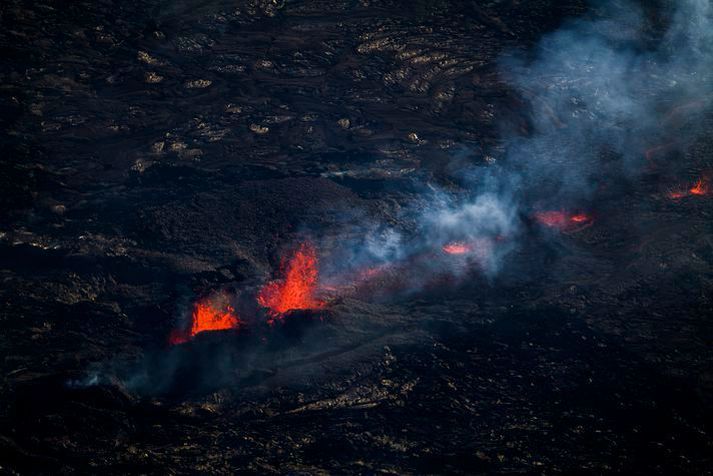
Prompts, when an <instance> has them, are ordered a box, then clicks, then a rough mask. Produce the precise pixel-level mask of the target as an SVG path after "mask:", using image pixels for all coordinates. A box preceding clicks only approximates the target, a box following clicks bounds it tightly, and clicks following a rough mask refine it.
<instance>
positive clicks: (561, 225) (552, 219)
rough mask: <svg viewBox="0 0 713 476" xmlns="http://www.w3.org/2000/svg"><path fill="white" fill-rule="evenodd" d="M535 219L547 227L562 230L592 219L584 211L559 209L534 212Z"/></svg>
mask: <svg viewBox="0 0 713 476" xmlns="http://www.w3.org/2000/svg"><path fill="white" fill-rule="evenodd" d="M534 217H535V220H537V221H538V222H539V223H541V224H542V225H545V226H546V227H549V228H557V229H558V230H564V229H567V228H572V227H575V226H578V225H584V224H587V223H590V222H591V221H592V217H591V215H588V214H586V213H574V214H572V213H568V212H564V211H561V210H549V211H542V212H536V213H535V215H534Z"/></svg>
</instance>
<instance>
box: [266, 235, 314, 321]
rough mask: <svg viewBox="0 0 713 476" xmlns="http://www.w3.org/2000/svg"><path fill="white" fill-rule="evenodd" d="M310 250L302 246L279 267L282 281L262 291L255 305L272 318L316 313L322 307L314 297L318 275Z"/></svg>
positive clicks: (310, 248)
mask: <svg viewBox="0 0 713 476" xmlns="http://www.w3.org/2000/svg"><path fill="white" fill-rule="evenodd" d="M317 265H318V260H317V253H316V251H315V249H314V247H313V246H312V245H311V244H309V243H303V244H302V245H300V246H299V248H298V249H297V251H296V252H295V253H294V254H293V255H292V256H291V257H290V259H289V261H288V262H287V264H286V265H283V269H282V273H283V276H284V277H283V278H282V279H278V280H275V281H271V282H269V283H267V284H266V285H265V286H263V287H262V289H261V290H260V292H259V294H258V296H257V302H258V304H260V305H261V306H263V307H266V308H268V309H269V310H270V312H271V313H272V314H273V315H279V314H283V313H285V312H287V311H292V310H295V309H319V308H321V307H323V306H324V303H323V302H322V301H320V300H318V299H317V298H316V297H315V293H316V291H317V284H318V279H319V272H318V269H317Z"/></svg>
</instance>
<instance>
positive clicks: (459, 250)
mask: <svg viewBox="0 0 713 476" xmlns="http://www.w3.org/2000/svg"><path fill="white" fill-rule="evenodd" d="M442 249H443V252H444V253H447V254H449V255H464V254H468V253H472V252H473V245H471V244H469V243H464V242H462V241H453V242H451V243H446V244H445V245H443V248H442Z"/></svg>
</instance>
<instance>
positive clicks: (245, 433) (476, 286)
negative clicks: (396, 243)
mask: <svg viewBox="0 0 713 476" xmlns="http://www.w3.org/2000/svg"><path fill="white" fill-rule="evenodd" d="M584 11H585V7H584V4H583V2H578V1H570V2H558V1H547V0H537V1H518V0H506V1H493V2H475V1H474V2H448V1H408V2H407V1H403V2H402V1H397V0H393V1H389V0H383V1H371V0H360V1H356V0H354V1H351V0H343V1H339V0H332V1H319V0H313V1H298V0H294V1H266V0H260V1H258V0H251V1H239V2H235V1H222V0H215V1H197V0H196V1H185V0H184V1H176V2H158V1H153V0H146V1H142V2H140V1H113V0H104V1H91V2H83V1H77V2H54V1H48V0H35V1H20V0H6V1H4V2H3V3H2V6H1V7H0V24H1V26H2V28H0V49H1V50H2V51H3V53H2V55H3V60H2V62H1V64H0V108H1V113H0V126H1V129H2V132H1V134H2V135H1V136H0V146H1V147H2V153H1V154H0V167H1V168H0V200H1V201H0V206H1V208H0V210H1V212H2V213H1V214H0V280H1V282H2V287H0V306H1V307H0V328H1V329H2V332H0V373H1V374H2V377H3V378H2V380H1V383H0V470H1V471H7V472H9V473H11V474H12V473H18V474H31V473H46V474H57V473H68V474H69V473H116V474H125V473H144V474H146V473H161V474H165V473H194V472H206V473H225V474H230V473H233V472H236V471H245V472H256V473H261V474H263V473H287V472H291V473H310V474H313V473H368V474H373V473H398V474H402V473H419V474H423V473H502V474H505V473H506V474H512V473H542V474H553V473H561V474H603V473H621V474H647V475H650V474H709V473H710V471H711V457H710V455H711V454H713V438H712V437H711V434H710V432H711V430H712V427H711V423H712V422H711V416H712V415H711V408H712V407H711V405H712V404H713V398H712V393H711V392H713V371H712V370H711V369H712V367H711V364H712V363H713V355H712V352H711V345H712V344H713V342H712V337H713V332H712V331H713V329H712V326H713V323H712V321H711V318H710V316H711V315H713V305H712V303H711V291H713V274H712V272H711V270H712V268H711V264H712V263H713V232H712V230H711V211H712V208H711V203H713V200H711V199H710V198H708V199H701V200H683V201H678V202H671V201H670V200H666V199H665V198H663V197H662V193H661V190H662V184H661V182H660V178H661V177H659V176H658V175H657V174H656V173H651V174H645V175H643V177H642V180H641V181H640V182H638V183H636V184H633V185H632V186H631V188H630V189H628V190H625V191H618V192H616V193H611V194H609V196H608V197H607V198H608V200H602V201H601V203H598V204H597V205H596V207H597V209H596V215H597V220H596V221H595V223H594V224H593V225H592V226H589V227H587V228H585V229H582V230H579V231H577V232H573V233H569V234H564V235H563V236H561V237H558V238H557V239H554V240H552V239H550V237H543V236H539V235H538V233H537V232H533V233H532V236H531V239H530V244H529V245H527V246H525V247H523V248H521V249H519V250H518V251H517V254H516V256H515V257H513V259H512V261H513V262H516V263H519V264H518V265H516V266H511V267H509V268H507V269H506V270H505V271H504V272H503V274H502V275H501V276H499V277H498V278H497V279H496V281H495V282H492V281H489V280H486V279H485V278H482V277H480V276H478V275H477V273H476V274H475V275H474V276H472V278H471V279H468V280H466V282H465V283H460V284H458V285H442V286H436V287H434V288H433V289H427V290H424V291H423V292H420V293H416V294H415V295H414V294H410V295H407V296H397V297H395V298H394V299H392V300H388V299H380V300H379V301H378V302H375V301H373V300H370V299H368V298H365V297H363V296H356V297H351V298H345V299H342V300H338V301H337V302H335V303H333V305H332V306H331V307H330V309H329V310H328V311H326V312H324V313H323V314H322V315H320V316H296V318H295V319H292V320H291V321H290V323H288V324H289V325H286V326H284V327H277V328H274V329H270V330H267V331H266V332H268V336H267V338H260V337H259V336H255V335H244V334H239V335H234V334H231V333H227V334H226V333H218V334H213V335H201V336H200V338H198V339H196V340H195V341H194V342H191V343H189V344H187V345H185V346H178V347H173V348H169V346H167V344H166V339H167V336H168V334H169V332H170V330H171V328H172V327H174V326H175V324H176V319H177V316H178V315H179V314H180V313H181V312H182V310H185V308H186V307H187V306H188V305H189V302H190V299H192V298H193V297H194V296H196V295H200V294H201V293H205V292H207V291H210V290H212V289H218V288H221V287H226V286H228V287H229V286H232V287H234V288H246V287H250V286H255V283H257V282H259V281H261V280H262V279H264V278H265V277H267V276H269V274H270V272H271V270H272V269H274V267H275V266H276V264H277V262H278V261H279V253H280V250H281V249H283V247H284V246H286V245H289V244H290V243H292V242H293V241H294V240H295V239H297V238H296V237H298V236H299V234H300V232H301V231H302V230H303V228H304V227H305V226H309V227H313V228H317V229H319V230H321V231H322V232H323V233H325V234H327V235H328V234H329V233H337V231H335V230H342V229H344V228H345V226H346V225H349V224H353V223H352V222H353V221H354V220H358V217H359V215H358V214H356V212H355V211H357V210H358V211H359V213H360V214H363V216H369V217H371V218H374V219H378V220H381V221H385V222H393V223H395V224H396V225H397V226H401V227H403V228H404V229H408V228H409V224H408V223H398V220H399V217H400V216H401V215H400V214H399V213H398V211H399V210H400V209H401V208H402V207H404V206H406V204H408V203H412V202H413V201H417V200H419V195H418V192H419V187H422V186H423V185H422V184H424V183H436V184H438V185H439V186H441V187H445V188H449V189H453V190H457V186H458V183H457V180H455V179H454V178H453V177H454V176H455V175H457V169H458V167H459V165H458V164H459V162H458V161H454V160H453V157H454V156H458V157H461V159H460V160H462V161H465V162H468V163H475V164H480V165H483V166H485V164H486V163H487V160H490V159H492V157H489V156H487V155H486V152H488V153H490V152H491V151H497V150H498V146H499V143H498V141H499V134H498V124H500V123H502V121H503V120H505V119H508V120H509V121H510V122H511V123H515V124H519V127H521V128H522V129H523V133H525V134H526V133H527V127H528V125H527V121H526V120H525V119H524V118H520V115H521V109H522V108H523V107H524V106H523V100H522V99H521V98H518V97H517V95H516V94H514V93H513V92H512V91H510V90H509V89H508V87H507V85H506V84H505V83H504V82H503V80H502V79H501V78H500V77H499V76H498V74H497V68H496V65H495V61H496V59H497V58H498V57H500V55H503V54H509V53H508V52H509V51H514V50H519V49H525V48H527V47H528V46H529V45H531V44H532V42H534V41H536V40H537V38H538V37H539V36H540V35H541V34H542V33H544V32H546V31H549V30H551V29H553V28H555V27H556V26H557V25H558V24H559V23H560V22H561V21H562V20H563V19H564V18H566V17H568V16H576V15H581V14H583V13H584ZM709 120H710V119H709ZM707 130H708V131H711V130H713V125H711V127H709V128H707ZM463 147H466V148H467V150H468V151H469V152H468V153H467V154H463V153H460V152H458V151H459V150H461V148H463ZM712 152H713V142H711V140H710V135H708V137H705V136H704V137H702V138H700V139H699V140H698V141H697V142H696V143H694V144H691V145H690V147H688V148H687V150H686V151H685V154H684V155H683V157H684V158H685V160H686V164H687V167H689V168H690V170H692V171H693V172H698V171H701V170H704V169H705V168H706V167H707V166H709V165H710V158H711V157H712ZM663 153H665V151H664V152H663ZM496 159H497V157H496ZM355 217H356V218H355ZM345 222H346V223H345ZM326 252H327V253H328V250H327V251H326ZM327 256H328V255H327ZM318 317H320V318H321V319H318ZM263 337H264V336H263ZM92 372H95V373H99V374H101V376H102V379H104V380H103V382H104V383H102V384H101V385H90V386H86V385H83V384H80V383H81V382H83V381H84V379H86V376H87V375H88V374H90V375H91V374H92ZM132 378H134V379H138V380H140V382H141V383H140V384H137V385H135V386H132V382H131V379H132ZM142 379H143V380H142ZM147 382H148V383H147ZM75 383H76V384H75ZM134 383H135V382H134ZM137 389H139V390H137Z"/></svg>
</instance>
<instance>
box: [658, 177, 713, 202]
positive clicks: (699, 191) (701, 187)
mask: <svg viewBox="0 0 713 476" xmlns="http://www.w3.org/2000/svg"><path fill="white" fill-rule="evenodd" d="M709 193H710V185H709V183H708V180H707V179H705V178H699V179H698V180H697V181H696V183H694V184H693V185H692V186H691V187H689V188H688V189H686V190H673V191H671V192H669V193H668V197H669V198H671V199H673V200H678V199H681V198H684V197H690V196H699V197H700V196H703V195H708V194H709Z"/></svg>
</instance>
